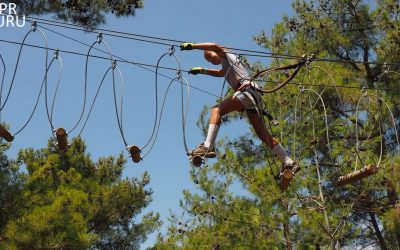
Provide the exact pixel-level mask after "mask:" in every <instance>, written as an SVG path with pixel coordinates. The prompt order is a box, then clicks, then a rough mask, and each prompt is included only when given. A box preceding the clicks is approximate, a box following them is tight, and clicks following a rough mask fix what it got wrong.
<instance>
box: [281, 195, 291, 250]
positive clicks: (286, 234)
mask: <svg viewBox="0 0 400 250" xmlns="http://www.w3.org/2000/svg"><path fill="white" fill-rule="evenodd" d="M282 203H283V207H284V208H285V209H286V211H287V212H289V211H288V210H289V206H288V204H287V202H286V201H282ZM289 219H290V217H288V218H287V219H286V220H285V222H284V223H283V235H284V237H285V242H286V250H292V248H293V244H292V241H291V239H290V227H289V225H290V221H289Z"/></svg>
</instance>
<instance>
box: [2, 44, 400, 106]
mask: <svg viewBox="0 0 400 250" xmlns="http://www.w3.org/2000/svg"><path fill="white" fill-rule="evenodd" d="M0 42H4V43H9V44H15V45H21V44H22V43H20V42H13V41H8V40H3V39H0ZM24 46H27V47H33V48H38V49H46V47H43V46H39V45H33V44H28V43H25V44H24ZM48 49H49V50H52V51H59V52H63V53H67V54H73V55H78V56H85V57H86V56H87V55H86V54H83V53H79V52H75V51H69V50H62V49H53V48H48ZM89 57H91V58H97V59H102V60H108V61H109V60H110V58H108V57H102V56H96V55H89ZM116 61H118V62H123V63H128V64H132V65H136V66H147V67H153V68H156V67H157V66H155V65H152V64H144V63H138V62H132V61H127V60H116ZM159 68H162V69H166V70H174V71H178V69H176V68H169V67H159ZM145 69H146V68H145ZM147 70H149V69H147ZM181 71H182V72H189V71H187V70H181ZM171 79H172V78H171ZM288 85H295V86H312V87H327V88H345V89H358V90H363V89H372V90H378V91H382V90H384V91H400V89H394V88H374V87H356V86H343V85H326V84H307V83H295V82H289V83H288ZM191 88H193V89H196V90H198V91H201V92H203V93H206V94H208V95H211V96H214V97H217V98H219V96H217V95H215V94H212V93H209V92H207V91H205V90H202V89H200V88H197V87H193V86H191Z"/></svg>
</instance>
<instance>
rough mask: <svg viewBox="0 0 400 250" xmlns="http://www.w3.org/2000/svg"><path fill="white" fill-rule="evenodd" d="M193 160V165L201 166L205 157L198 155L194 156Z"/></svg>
mask: <svg viewBox="0 0 400 250" xmlns="http://www.w3.org/2000/svg"><path fill="white" fill-rule="evenodd" d="M191 160H192V163H193V166H195V167H200V166H201V164H202V163H203V158H202V157H201V156H198V155H194V156H192V159H191Z"/></svg>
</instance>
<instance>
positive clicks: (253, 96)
mask: <svg viewBox="0 0 400 250" xmlns="http://www.w3.org/2000/svg"><path fill="white" fill-rule="evenodd" d="M233 96H236V97H237V98H238V99H239V100H240V102H241V103H242V104H243V108H244V109H245V110H246V109H255V108H259V109H261V110H262V108H263V102H262V97H261V94H260V93H259V92H257V91H256V90H255V89H253V88H251V87H249V88H247V89H245V90H243V91H236V92H235V93H234V94H233Z"/></svg>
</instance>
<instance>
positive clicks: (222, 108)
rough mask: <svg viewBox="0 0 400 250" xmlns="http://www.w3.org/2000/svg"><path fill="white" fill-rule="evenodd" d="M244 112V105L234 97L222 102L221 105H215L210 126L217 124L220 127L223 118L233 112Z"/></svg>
mask: <svg viewBox="0 0 400 250" xmlns="http://www.w3.org/2000/svg"><path fill="white" fill-rule="evenodd" d="M241 110H243V104H242V103H241V102H240V100H239V99H238V98H237V97H236V96H232V97H230V98H227V99H225V100H224V101H222V103H221V104H220V105H215V106H214V107H213V108H212V109H211V118H210V124H217V125H218V126H219V125H220V124H221V117H222V116H224V115H226V114H229V113H231V112H233V111H241Z"/></svg>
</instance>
